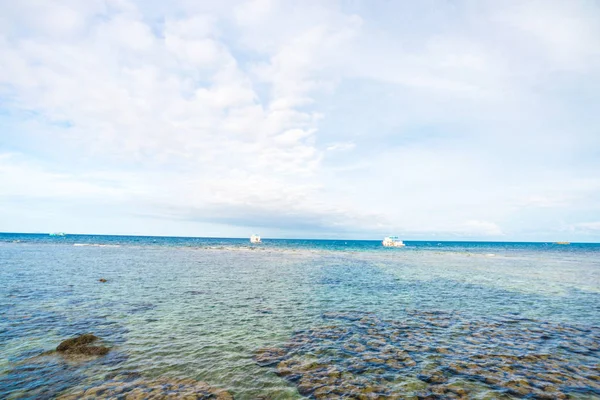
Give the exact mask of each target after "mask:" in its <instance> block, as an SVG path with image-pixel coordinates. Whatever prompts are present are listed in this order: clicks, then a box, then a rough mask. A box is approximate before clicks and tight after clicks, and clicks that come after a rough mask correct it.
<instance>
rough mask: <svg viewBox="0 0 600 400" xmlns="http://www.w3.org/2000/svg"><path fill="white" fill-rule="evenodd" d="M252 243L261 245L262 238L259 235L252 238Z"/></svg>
mask: <svg viewBox="0 0 600 400" xmlns="http://www.w3.org/2000/svg"><path fill="white" fill-rule="evenodd" d="M250 243H260V236H258V235H252V236H250Z"/></svg>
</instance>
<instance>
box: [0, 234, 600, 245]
mask: <svg viewBox="0 0 600 400" xmlns="http://www.w3.org/2000/svg"><path fill="white" fill-rule="evenodd" d="M51 233H59V232H0V235H50V234H51ZM60 233H64V234H65V235H66V236H118V237H147V238H180V239H239V240H244V239H248V238H249V237H250V236H248V237H226V236H177V235H175V236H174V235H139V234H106V233H67V232H60ZM261 239H263V240H321V241H350V242H379V241H381V240H382V239H331V238H276V237H262V236H261ZM402 241H403V242H440V243H442V242H455V243H461V242H462V243H552V244H556V243H561V242H565V243H569V244H600V242H572V241H565V240H541V241H522V240H481V239H475V240H464V239H461V240H448V239H444V240H433V239H402Z"/></svg>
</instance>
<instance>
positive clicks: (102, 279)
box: [98, 278, 108, 283]
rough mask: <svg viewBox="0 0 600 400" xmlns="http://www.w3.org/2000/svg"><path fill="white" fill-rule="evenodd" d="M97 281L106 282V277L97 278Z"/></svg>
mask: <svg viewBox="0 0 600 400" xmlns="http://www.w3.org/2000/svg"><path fill="white" fill-rule="evenodd" d="M98 282H102V283H106V282H108V281H107V280H106V279H104V278H100V279H98Z"/></svg>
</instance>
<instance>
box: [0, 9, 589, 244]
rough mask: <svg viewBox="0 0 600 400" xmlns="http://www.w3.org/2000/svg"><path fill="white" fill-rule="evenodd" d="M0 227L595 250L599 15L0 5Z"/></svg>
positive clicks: (583, 11) (7, 229) (543, 11)
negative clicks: (563, 245)
mask: <svg viewBox="0 0 600 400" xmlns="http://www.w3.org/2000/svg"><path fill="white" fill-rule="evenodd" d="M0 231H4V232H53V231H64V232H68V233H97V234H139V235H168V236H212V237H246V236H249V235H250V234H252V233H259V234H261V235H262V236H263V237H282V238H347V239H380V238H382V237H383V236H386V235H392V234H393V235H398V236H400V237H401V238H402V239H405V240H411V239H412V240H429V239H431V240H500V241H504V240H505V241H511V240H523V241H558V240H568V241H591V242H600V2H598V1H594V0H588V1H584V0H581V1H580V0H563V1H554V0H541V1H528V0H518V1H516V0H515V1H513V0H507V1H495V0H494V1H492V0H487V1H485V0H484V1H475V0H472V1H461V0H453V1H451V0H435V1H434V0H424V1H418V2H416V1H409V0H404V1H402V0H398V1H388V0H375V1H371V0H364V1H363V0H342V1H334V0H323V1H321V0H319V1H317V0H306V1H299V0H298V1H274V0H251V1H229V0H221V1H197V0H174V1H169V2H165V1H162V0H160V1H159V0H144V1H141V0H140V1H131V0H86V1H79V0H61V1H57V0H56V1H52V0H39V1H37V0H36V1H34V0H21V1H18V2H17V1H12V0H0Z"/></svg>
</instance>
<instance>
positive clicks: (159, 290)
mask: <svg viewBox="0 0 600 400" xmlns="http://www.w3.org/2000/svg"><path fill="white" fill-rule="evenodd" d="M406 243H407V247H406V248H401V249H384V248H382V247H381V245H380V242H377V241H311V240H298V241H294V240H264V243H263V244H261V245H258V246H250V245H249V243H248V240H247V239H194V238H153V237H118V236H83V235H68V236H66V237H49V236H48V235H24V234H0V282H1V283H2V285H1V287H0V317H1V318H0V398H53V397H56V396H58V395H59V394H61V393H70V392H75V391H77V390H78V389H81V388H87V387H90V386H93V385H95V384H98V383H101V382H103V381H106V380H108V379H110V377H111V376H112V375H114V374H115V373H118V372H124V371H126V372H130V373H135V374H138V375H139V376H140V377H143V378H144V379H154V378H158V377H169V378H192V379H194V380H201V381H205V382H208V383H210V384H211V385H214V386H217V387H222V388H225V389H227V390H229V391H230V392H231V393H232V394H233V395H234V396H235V398H236V399H238V398H239V399H254V398H260V396H263V397H262V398H280V399H287V398H301V397H303V396H313V397H314V396H316V394H315V393H314V392H313V391H311V390H312V389H311V390H304V389H302V387H301V385H300V384H299V383H298V382H301V381H298V380H294V379H290V378H289V377H286V376H284V375H283V374H281V371H278V370H277V368H276V367H275V366H273V365H267V366H261V365H259V364H260V363H257V361H256V359H255V357H254V356H255V354H256V352H257V350H259V349H261V348H264V347H274V348H284V347H285V346H286V343H289V341H290V340H292V341H293V340H295V339H294V338H296V337H297V336H298V335H299V334H301V332H305V331H307V330H311V329H321V328H323V327H326V326H331V324H332V318H331V316H332V315H334V316H335V315H337V316H339V315H342V316H343V315H349V314H347V313H355V314H356V313H359V314H360V315H369V318H377V320H378V321H379V320H381V321H383V320H386V321H397V322H398V323H400V322H402V321H408V320H411V318H413V320H411V321H413V323H414V324H417V325H414V329H415V330H416V329H421V325H418V324H429V322H423V321H421V320H418V321H417V320H414V318H416V317H414V315H415V314H414V313H415V312H418V313H428V312H436V313H445V314H435V315H444V317H443V318H442V317H439V318H440V320H441V319H446V318H450V317H447V316H448V315H455V316H456V317H455V319H456V320H460V321H462V322H461V323H467V324H468V323H472V324H480V325H478V326H483V325H481V324H489V323H490V321H496V322H494V324H496V325H494V326H495V327H494V330H493V335H492V336H494V335H496V336H494V337H498V335H500V336H502V335H504V333H506V332H510V330H511V329H514V326H515V325H514V324H513V323H512V322H510V321H508V322H507V320H505V319H504V320H503V318H512V319H514V320H515V321H530V322H527V324H529V325H527V329H530V330H531V331H532V332H534V331H536V330H539V329H541V330H544V329H546V330H548V331H549V332H554V333H555V332H559V330H560V329H568V328H569V327H575V328H574V329H577V333H576V334H573V335H571V336H568V337H567V336H565V337H563V336H561V334H560V333H556V335H555V337H556V340H555V342H553V341H552V340H550V339H549V341H548V342H545V344H544V346H545V347H544V348H543V349H545V350H544V351H552V349H553V347H552V346H553V345H556V348H571V349H573V348H574V346H575V344H577V343H579V344H578V346H579V345H580V346H584V347H585V351H572V352H569V351H565V353H564V355H562V357H563V358H564V360H566V361H565V362H568V363H569V365H572V366H573V367H575V368H577V367H578V366H579V367H581V368H588V369H589V370H585V371H583V372H582V371H580V372H577V373H576V372H573V379H574V380H575V381H576V382H575V383H577V380H578V379H579V378H578V377H579V376H581V377H585V376H592V375H593V374H594V373H596V374H598V372H597V366H598V364H599V363H600V359H599V358H598V357H599V354H598V349H597V347H595V346H594V345H593V343H592V344H591V345H589V344H588V345H582V344H581V343H584V344H585V343H589V342H590V341H592V342H593V341H595V340H596V339H597V338H598V337H599V336H596V334H597V332H598V329H599V328H598V323H599V321H600V245H597V244H571V245H568V246H561V245H555V244H550V243H467V242H462V243H461V242H406ZM100 278H105V279H107V280H108V282H106V283H100V282H98V279H100ZM339 313H346V314H339ZM447 313H451V314H447ZM353 315H354V314H353ZM423 315H425V314H423ZM361 318H362V317H361ZM436 318H437V317H436ZM334 319H335V323H336V324H340V325H344V326H347V327H348V328H347V329H352V330H353V335H355V336H354V337H355V338H356V337H357V336H356V335H366V334H367V333H365V332H366V331H365V330H364V327H363V326H358V325H353V324H355V321H356V318H334ZM450 319H452V318H450ZM498 321H500V322H498ZM390 323H391V322H385V323H383V322H382V323H378V324H379V325H378V326H380V327H381V326H384V325H385V324H390ZM394 323H396V322H394ZM518 323H521V322H518ZM544 324H552V325H551V326H552V327H550V325H544ZM385 326H388V325H385ZM422 326H425V325H422ZM486 326H489V325H486ZM524 326H525V325H524ZM544 327H546V328H544ZM557 327H558V328H557ZM381 329H383V328H381ZM386 329H387V328H386ZM386 329H383V331H381V332H379V333H378V335H384V336H385V335H388V334H389V335H392V333H391V332H392V330H389V329H387V330H386ZM390 329H391V328H390ZM363 331H364V332H363ZM85 332H93V333H94V334H96V335H97V336H99V337H101V338H103V339H104V340H105V341H106V342H107V343H109V344H110V345H111V346H113V351H111V352H110V353H109V355H108V356H106V357H101V358H98V359H93V360H87V361H85V362H82V361H70V360H63V359H61V358H60V357H39V356H40V354H42V353H43V352H45V351H48V350H51V349H53V348H55V347H56V345H57V344H58V343H60V341H61V340H64V339H65V338H68V337H71V336H74V335H77V334H81V333H85ZM560 332H563V331H560ZM554 333H553V334H554ZM327 334H329V333H327ZM429 334H431V335H433V337H432V338H431V340H430V341H431V342H432V343H433V342H436V343H438V345H439V343H441V342H443V341H446V342H447V344H448V345H449V346H455V347H459V346H461V345H462V342H460V343H458V342H456V341H453V340H454V339H450V336H447V334H446V333H443V334H442V333H440V332H437V331H436V332H432V333H429ZM550 336H552V335H550ZM315 338H316V336H314V335H313V336H310V337H309V338H308V339H306V338H305V340H308V341H309V342H310V343H309V344H310V346H308V347H306V346H305V347H303V349H305V350H306V349H308V350H306V351H304V350H303V353H302V354H300V353H298V354H296V355H295V356H298V357H300V356H302V357H319V354H320V353H319V354H317V353H318V352H319V351H322V349H323V346H325V345H324V344H323V342H321V341H317V339H315ZM510 338H511V339H510V340H513V341H516V340H522V341H524V342H526V341H527V337H522V338H521V337H520V338H518V339H515V337H513V336H510ZM359 339H360V337H359ZM319 340H321V339H319ZM386 340H388V341H390V339H389V338H387V339H386ZM398 340H400V339H398ZM413 340H414V341H419V340H420V339H419V338H418V337H415V338H413ZM571 342H572V343H571ZM403 343H404V342H403ZM343 344H344V341H342V340H339V341H337V342H331V343H329V342H327V344H326V346H328V347H329V348H330V349H331V350H332V351H333V352H336V351H338V350H339V349H338V348H336V346H338V347H340V346H342V345H343ZM478 346H479V347H478ZM503 346H506V343H505V344H503ZM548 346H549V347H548ZM560 346H562V347H560ZM569 346H570V347H569ZM483 347H485V346H483V345H473V346H471V347H465V349H467V348H468V351H469V352H472V353H473V354H476V353H478V352H482V353H485V349H484V348H483ZM340 348H341V347H340ZM579 348H580V347H578V349H579ZM365 351H366V350H365ZM407 351H408V350H407ZM419 351H420V352H417V351H416V350H415V353H414V354H412V358H413V359H415V360H416V362H417V364H419V363H420V362H421V361H420V360H421V358H419V357H421V354H422V353H423V352H422V351H421V350H419ZM464 351H467V350H464ZM519 351H521V350H519ZM527 351H528V350H526V349H524V350H522V352H523V353H527ZM529 351H531V352H533V351H536V352H539V351H542V347H539V348H531V349H530V350H529ZM307 353H310V354H308V355H307ZM417 353H418V354H417ZM336 354H337V353H336ZM425 356H427V355H425ZM425 356H424V357H425ZM467 356H468V355H467ZM336 357H337V355H336ZM336 357H333V356H332V357H330V358H329V359H328V360H327V361H326V362H328V363H330V364H331V365H333V366H334V367H336V368H348V366H347V364H348V363H346V364H344V363H343V362H341V361H339V359H338V358H336ZM461 357H462V356H461ZM463 358H464V357H463ZM320 360H321V359H320ZM321 361H322V360H321ZM321 361H319V362H321ZM454 361H456V360H454ZM594 366H596V367H595V368H596V370H594V369H593V368H594ZM417 367H419V368H420V366H419V365H418V366H417ZM411 368H412V367H405V369H404V370H398V369H396V370H394V369H389V370H386V371H387V372H386V374H384V375H385V376H383V375H382V376H383V378H382V377H380V376H379V375H377V374H375V373H371V372H369V370H367V371H366V372H364V373H363V374H362V376H363V377H364V379H366V380H367V381H366V382H363V384H365V385H366V384H368V383H369V382H368V381H369V379H371V378H370V377H372V379H373V381H375V380H377V379H380V378H381V379H387V381H386V382H388V381H389V382H393V383H394V385H398V384H399V385H403V384H405V383H406V384H407V385H408V384H409V383H411V382H412V383H414V382H417V385H416V386H415V387H416V389H415V392H414V393H412V392H411V391H410V390H412V389H410V388H411V387H412V386H411V387H409V386H403V387H404V389H403V390H404V392H405V393H406V395H407V396H408V395H411V393H412V394H414V395H415V396H417V395H418V393H417V392H418V391H419V390H421V391H422V390H425V389H423V387H422V386H419V385H418V383H419V382H423V381H427V379H420V378H419V376H421V375H422V371H421V370H418V371H417V370H411ZM590 368H591V369H590ZM374 371H376V370H374ZM444 371H445V370H444ZM444 373H445V374H447V375H449V376H450V375H451V373H450V372H447V371H445V372H444ZM111 374H112V375H111ZM419 374H421V375H419ZM578 374H579V375H578ZM586 374H587V375H586ZM380 375H381V374H380ZM421 378H423V377H422V376H421ZM302 379H304V378H302ZM451 379H457V378H456V377H455V376H454V375H452V377H451ZM461 379H462V378H461ZM469 379H471V378H469ZM587 379H588V378H585V379H584V378H581V379H579V381H578V383H577V384H574V383H573V382H571V383H570V384H569V385H566V384H565V385H566V386H565V385H563V386H565V388H563V389H564V390H563V389H561V390H562V391H563V392H565V393H566V395H568V396H571V397H574V398H577V397H578V396H579V397H580V398H594V397H597V398H600V391H598V390H597V388H595V387H594V386H593V384H592V383H593V380H590V381H589V382H588V380H587ZM467 380H468V379H467ZM475 380H476V379H475ZM590 382H592V383H590ZM567 386H568V387H567ZM396 387H397V386H396ZM569 388H570V389H569ZM486 390H487V395H488V396H492V397H488V398H498V397H500V396H508V398H510V397H519V395H518V393H516V392H510V391H508V392H507V391H506V390H505V388H504V386H503V385H488V386H487V387H482V388H478V389H477V390H476V391H475V392H473V393H477V396H479V395H480V394H481V396H485V395H486V394H485V393H486ZM473 396H475V395H473ZM496 396H498V397H496ZM326 397H327V396H326ZM473 398H475V397H473ZM482 398H484V397H482Z"/></svg>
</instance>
